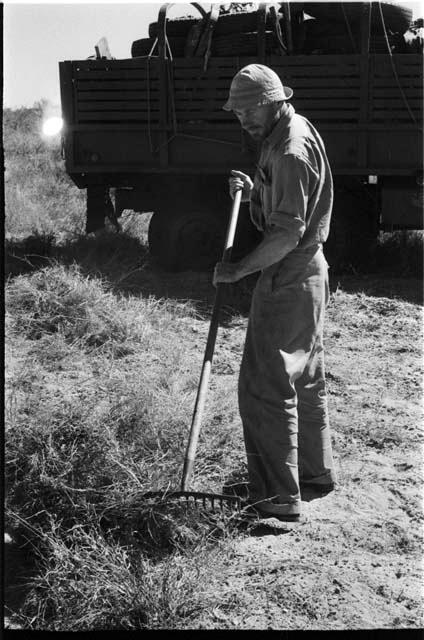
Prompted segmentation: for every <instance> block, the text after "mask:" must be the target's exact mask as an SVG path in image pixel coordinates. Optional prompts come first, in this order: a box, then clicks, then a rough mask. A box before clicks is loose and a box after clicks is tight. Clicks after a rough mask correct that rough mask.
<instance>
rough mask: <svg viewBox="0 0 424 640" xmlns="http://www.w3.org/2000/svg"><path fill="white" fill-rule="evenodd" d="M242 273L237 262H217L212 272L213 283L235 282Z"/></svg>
mask: <svg viewBox="0 0 424 640" xmlns="http://www.w3.org/2000/svg"><path fill="white" fill-rule="evenodd" d="M242 277H243V274H242V273H241V272H240V266H239V264H238V263H237V262H218V264H217V265H216V267H215V271H214V274H213V285H214V287H216V285H217V284H218V283H220V282H237V280H240V278H242Z"/></svg>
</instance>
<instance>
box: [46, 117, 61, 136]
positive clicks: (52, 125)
mask: <svg viewBox="0 0 424 640" xmlns="http://www.w3.org/2000/svg"><path fill="white" fill-rule="evenodd" d="M62 127H63V120H62V118H59V117H57V116H55V117H53V118H48V119H47V120H45V121H44V122H43V133H44V135H45V136H54V135H56V134H57V133H59V131H60V130H61V129H62Z"/></svg>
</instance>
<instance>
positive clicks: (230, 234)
mask: <svg viewBox="0 0 424 640" xmlns="http://www.w3.org/2000/svg"><path fill="white" fill-rule="evenodd" d="M241 194H242V191H241V189H240V190H238V191H236V193H235V196H234V201H233V207H232V210H231V216H230V222H229V224H228V228H227V237H226V240H225V247H224V252H223V254H222V262H229V260H230V258H231V251H232V248H233V244H234V236H235V232H236V227H237V219H238V214H239V210H240V202H241ZM222 285H223V283H221V282H220V283H218V284H217V286H216V292H215V300H214V303H213V310H212V317H211V322H210V325H209V333H208V339H207V342H206V349H205V356H204V358H203V366H202V372H201V374H200V381H199V386H198V388H197V397H196V403H195V405H194V411H193V418H192V422H191V429H190V436H189V439H188V445H187V450H186V454H185V458H184V468H183V476H182V480H181V490H182V491H187V487H188V483H189V481H190V477H191V474H192V472H193V466H194V458H195V456H196V449H197V441H198V439H199V433H200V427H201V424H202V417H203V410H204V407H205V402H206V395H207V392H208V384H209V378H210V374H211V369H212V360H213V354H214V349H215V342H216V335H217V332H218V324H219V312H220V310H221V303H222V295H223V287H222Z"/></svg>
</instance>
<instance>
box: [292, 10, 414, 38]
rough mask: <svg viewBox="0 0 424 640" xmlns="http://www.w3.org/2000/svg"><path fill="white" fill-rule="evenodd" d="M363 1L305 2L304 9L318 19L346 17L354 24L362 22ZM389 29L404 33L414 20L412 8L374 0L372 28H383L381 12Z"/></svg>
mask: <svg viewBox="0 0 424 640" xmlns="http://www.w3.org/2000/svg"><path fill="white" fill-rule="evenodd" d="M363 4H364V3H363V2H305V3H304V11H305V13H307V14H308V15H311V16H313V17H314V18H317V19H322V20H328V19H331V20H332V21H333V22H343V23H344V22H345V17H344V16H346V18H347V20H348V21H349V22H350V23H352V25H354V24H356V23H358V22H360V20H361V15H362V7H363ZM379 5H381V9H382V12H383V18H384V24H385V26H386V29H387V30H390V31H393V32H396V31H397V32H400V33H403V32H404V31H406V30H407V29H408V27H409V25H410V24H411V22H412V15H413V12H412V9H410V8H409V7H405V6H400V5H399V4H394V3H391V2H373V3H372V9H371V29H380V28H381V14H380V9H379Z"/></svg>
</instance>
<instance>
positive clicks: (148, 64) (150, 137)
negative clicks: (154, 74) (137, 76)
mask: <svg viewBox="0 0 424 640" xmlns="http://www.w3.org/2000/svg"><path fill="white" fill-rule="evenodd" d="M157 43H158V39H157V38H156V39H155V41H154V43H153V47H152V48H151V49H150V53H149V55H148V56H147V67H146V76H147V135H148V138H149V147H150V153H153V141H152V125H151V116H150V59H151V57H152V55H153V51H154V50H155V48H156V45H157Z"/></svg>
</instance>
